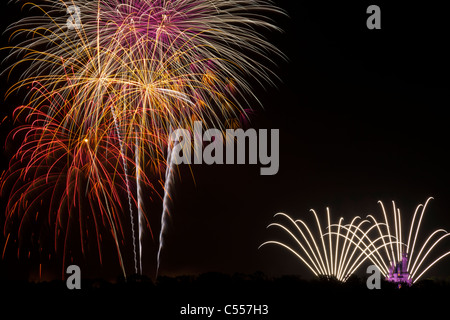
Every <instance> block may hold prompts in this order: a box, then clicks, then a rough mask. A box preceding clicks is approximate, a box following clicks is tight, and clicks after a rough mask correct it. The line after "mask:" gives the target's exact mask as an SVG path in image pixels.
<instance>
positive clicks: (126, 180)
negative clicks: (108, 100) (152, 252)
mask: <svg viewBox="0 0 450 320" xmlns="http://www.w3.org/2000/svg"><path fill="white" fill-rule="evenodd" d="M111 109H112V110H111V111H112V112H111V113H112V115H113V118H114V125H115V128H116V134H117V138H118V139H119V145H120V155H121V158H122V164H123V169H124V171H125V183H126V185H127V195H128V207H129V208H130V221H131V235H132V238H133V253H134V273H136V274H137V272H138V270H137V257H136V255H137V254H136V236H135V231H134V228H135V227H134V221H133V220H134V219H133V216H134V214H133V201H132V199H131V189H130V181H129V179H128V164H127V161H126V160H125V148H124V145H123V141H122V137H121V135H120V131H119V125H118V123H117V116H116V114H115V112H114V111H115V110H114V107H113V105H112V104H111Z"/></svg>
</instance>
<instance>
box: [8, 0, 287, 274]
mask: <svg viewBox="0 0 450 320" xmlns="http://www.w3.org/2000/svg"><path fill="white" fill-rule="evenodd" d="M16 2H17V3H22V2H23V3H24V4H25V5H29V6H31V7H30V11H31V12H32V15H30V16H28V17H26V18H24V19H22V20H20V21H18V22H17V23H14V24H13V25H12V26H11V27H10V28H9V31H10V32H11V33H12V34H11V39H12V41H16V42H18V44H17V45H15V46H13V47H10V48H9V49H11V53H10V55H9V56H8V57H7V61H14V62H13V63H12V64H11V66H10V67H9V68H7V72H8V73H12V72H14V71H15V70H16V69H20V70H22V71H23V72H22V75H21V77H20V80H19V81H18V82H17V83H16V84H14V85H13V86H12V87H11V88H10V90H9V92H8V94H10V93H12V92H16V91H19V92H20V90H22V91H23V90H26V91H27V94H26V98H25V101H24V105H26V107H20V108H19V109H18V110H17V111H16V113H17V114H21V115H23V114H25V116H24V117H25V119H26V121H28V122H27V123H26V124H25V125H24V126H22V127H21V128H20V129H19V131H24V132H25V133H24V138H23V140H22V143H21V147H20V149H19V152H18V154H17V155H16V157H14V158H13V161H12V163H11V167H10V169H9V171H8V172H7V173H6V175H5V176H4V177H3V178H4V179H3V190H4V191H5V190H6V189H7V188H6V187H5V186H6V185H7V184H8V181H12V179H17V181H15V183H14V184H13V185H12V187H11V191H10V205H8V210H7V220H8V221H7V223H6V225H9V221H11V220H13V219H15V218H17V217H18V220H19V221H20V225H22V223H23V222H24V221H25V220H26V219H24V217H26V216H29V215H31V214H33V213H34V210H37V208H36V207H35V205H36V203H38V202H39V201H41V202H42V200H43V199H44V198H45V197H50V196H55V195H56V194H61V195H64V196H63V197H62V199H63V201H62V202H61V203H60V204H59V205H58V206H56V207H53V206H50V208H49V219H48V222H49V223H50V224H52V223H53V224H56V225H57V226H58V227H55V237H57V236H62V235H63V234H64V232H60V231H56V230H59V229H64V228H61V226H62V225H65V226H66V229H67V228H68V227H69V225H70V224H69V221H70V220H71V216H72V215H73V214H71V213H72V212H73V210H74V208H81V207H82V204H81V203H80V202H82V201H85V200H86V199H85V198H87V200H88V201H87V202H88V203H89V204H90V205H89V207H90V209H91V214H92V215H93V216H94V215H100V216H101V217H102V219H97V220H98V221H104V222H105V223H106V225H109V226H110V230H111V232H112V234H113V236H114V238H115V241H116V246H117V251H118V253H119V258H120V244H119V238H120V237H123V236H124V235H123V231H121V223H120V221H121V220H123V219H122V213H124V212H126V211H128V212H129V217H130V222H131V229H132V238H133V239H132V243H133V247H134V250H133V251H134V271H135V272H138V265H139V263H138V257H137V249H136V238H137V237H136V235H135V233H136V232H135V229H136V228H137V227H136V226H138V227H139V238H141V233H142V228H143V222H144V221H146V217H145V213H144V212H143V209H142V203H141V202H142V199H141V197H142V192H141V191H140V190H141V188H140V187H141V184H145V185H147V186H148V187H152V186H151V183H150V179H149V178H148V177H147V176H146V169H147V168H148V167H158V166H159V163H160V162H164V154H165V153H164V152H163V150H164V149H165V148H166V146H167V139H168V135H169V133H170V130H171V128H178V127H183V128H190V127H191V126H192V123H193V121H194V120H201V121H203V122H204V123H205V124H210V125H214V126H216V127H222V126H223V123H227V122H228V121H230V119H234V118H238V117H239V116H241V115H242V113H243V111H244V109H246V108H248V107H247V106H246V105H245V104H246V103H247V102H246V100H245V99H246V98H248V97H249V96H250V97H251V96H253V94H252V88H251V86H250V84H249V82H247V80H246V78H249V77H250V78H251V79H252V80H253V81H258V82H269V83H270V82H271V80H270V79H271V78H272V76H273V74H272V72H271V71H270V66H269V64H271V61H270V59H269V58H267V57H268V56H269V54H270V53H277V54H279V52H278V50H277V49H276V48H275V47H274V46H273V45H272V44H270V43H269V42H268V41H267V40H265V39H264V37H263V36H262V35H261V33H260V32H261V31H263V30H264V29H277V28H276V27H275V26H274V24H273V23H272V22H271V20H270V19H268V18H267V16H266V15H267V14H272V13H281V11H280V10H279V9H278V8H276V7H274V6H273V5H272V4H271V2H270V1H265V0H256V1H255V0H227V1H225V0H202V1H200V0H110V1H94V0H92V1H75V0H70V1H69V0H68V1H62V0H59V1H50V0H42V1H40V2H38V3H29V2H25V1H20V0H17V1H16ZM254 98H256V97H254ZM13 136H16V135H13ZM49 155H51V156H52V157H53V158H52V159H50V158H49ZM52 161H54V163H51V162H52ZM46 171H47V172H48V173H46ZM132 172H134V174H133V173H132ZM133 185H135V187H133ZM118 190H121V191H122V192H119V191H118ZM133 190H136V192H134V191H133ZM123 193H125V194H126V195H127V199H126V200H125V201H123V196H122V197H121V194H123ZM34 195H38V196H37V198H36V199H37V201H33V206H30V205H28V201H30V200H29V199H30V198H31V197H33V196H34ZM80 195H84V196H83V197H81V196H80ZM82 198H83V200H81V199H82ZM16 202H17V203H18V204H17V205H16V204H14V203H16ZM122 203H124V204H122ZM78 210H79V211H78V216H79V217H80V219H82V218H81V216H82V213H83V212H81V211H80V209H78ZM134 211H137V215H136V214H135V213H134ZM51 217H53V218H51ZM55 217H56V218H55ZM105 217H106V219H105ZM94 220H95V219H94ZM97 220H95V221H97ZM61 221H66V222H65V223H63V224H62V222H61ZM80 221H81V220H80ZM19 229H20V228H19ZM5 230H6V229H5ZM5 232H8V239H9V236H10V234H11V232H10V231H5ZM65 234H66V235H67V232H66V233H65ZM80 234H83V227H82V224H80ZM19 236H20V231H19ZM81 238H82V239H83V236H82V237H81ZM66 239H67V237H66ZM82 245H83V242H82ZM139 252H142V250H141V248H140V249H139ZM139 259H140V257H139ZM121 265H122V267H123V271H124V273H125V268H124V266H123V263H122V262H121ZM141 269H142V268H141ZM141 271H142V270H141Z"/></svg>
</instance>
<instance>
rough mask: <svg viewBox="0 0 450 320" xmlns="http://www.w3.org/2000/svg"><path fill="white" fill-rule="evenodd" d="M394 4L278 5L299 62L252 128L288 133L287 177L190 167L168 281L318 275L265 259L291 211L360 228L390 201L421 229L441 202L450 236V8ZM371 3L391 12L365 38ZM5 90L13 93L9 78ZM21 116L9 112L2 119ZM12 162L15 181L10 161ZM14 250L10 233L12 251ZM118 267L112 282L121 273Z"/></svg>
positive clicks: (277, 254) (293, 58) (284, 42)
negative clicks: (358, 223) (276, 221)
mask: <svg viewBox="0 0 450 320" xmlns="http://www.w3.org/2000/svg"><path fill="white" fill-rule="evenodd" d="M391 2H392V1H391ZM391 2H389V1H375V2H368V1H351V2H348V1H345V3H344V1H339V2H338V1H333V2H330V3H328V2H323V1H309V2H306V1H297V0H295V1H293V0H284V1H281V0H279V1H276V3H278V4H279V5H280V6H281V7H282V8H283V9H285V10H286V11H287V13H288V15H289V18H284V17H277V24H278V25H280V26H281V27H282V28H283V29H284V33H283V34H281V35H279V34H275V35H273V34H272V35H269V38H270V39H271V40H272V41H274V42H275V43H276V44H277V45H278V47H279V48H280V49H281V50H282V51H283V52H284V53H285V54H286V56H287V58H288V61H285V62H283V61H282V60H278V67H277V69H276V70H275V71H276V73H277V74H278V75H279V77H280V79H281V81H279V82H277V87H276V88H266V89H261V88H257V87H255V90H256V94H257V96H258V98H259V99H260V100H261V101H262V104H263V106H264V109H261V108H258V107H257V106H256V104H255V106H256V109H257V112H256V115H255V116H254V117H253V119H252V120H253V123H252V126H253V127H256V128H277V129H280V139H281V141H280V142H281V149H280V171H279V173H278V174H277V175H276V176H260V175H259V166H237V165H236V166H194V167H193V168H192V169H193V172H194V177H195V182H194V181H193V179H192V176H191V174H190V171H189V168H187V167H181V168H180V178H179V179H177V182H176V193H175V195H174V203H173V208H172V221H171V223H170V225H169V228H168V233H167V235H166V240H165V241H166V245H165V248H164V251H163V255H162V258H163V260H162V267H161V268H162V269H161V270H162V273H163V274H167V275H180V274H184V273H201V272H208V271H219V272H226V273H234V272H243V273H252V272H255V271H263V272H265V273H268V274H274V275H277V274H299V275H301V276H304V277H309V276H310V273H309V272H308V270H307V269H306V268H305V267H304V266H302V265H301V264H300V263H299V262H298V261H297V260H296V259H295V258H294V257H293V256H291V255H290V254H288V253H286V252H284V251H282V250H281V249H279V248H274V247H266V248H263V249H261V250H258V249H257V248H258V246H259V245H260V244H261V243H262V242H264V241H266V240H269V239H274V238H277V237H278V234H277V233H276V232H272V231H270V230H266V226H267V225H268V224H269V223H271V222H272V221H273V218H272V217H273V215H274V214H275V213H277V212H280V211H282V212H285V213H288V214H291V215H293V216H295V217H299V218H304V219H305V220H308V219H309V221H311V222H312V220H311V219H310V218H311V216H310V214H309V212H308V211H309V209H311V208H314V209H316V210H317V212H318V213H319V214H321V215H322V217H323V218H324V217H325V216H324V215H325V208H326V207H327V206H328V207H330V209H331V213H332V216H333V217H334V219H336V220H337V219H338V217H340V216H343V217H345V218H346V220H347V221H349V219H351V218H352V217H353V216H355V215H360V216H365V215H366V214H368V213H373V214H376V215H378V216H379V215H380V214H381V211H380V210H379V206H378V205H377V201H378V200H383V201H384V202H385V203H386V204H388V203H390V201H391V200H395V201H396V202H397V205H398V206H399V207H400V208H401V210H402V214H403V217H405V218H406V219H407V220H408V221H409V220H410V218H411V216H412V213H413V212H414V209H415V207H416V205H417V204H419V203H423V202H424V201H425V200H426V199H427V198H428V197H429V196H433V197H434V198H435V200H434V201H432V202H431V205H430V207H429V211H428V215H427V216H426V222H425V225H424V227H427V228H428V229H424V231H428V232H427V234H428V233H429V231H432V230H434V229H437V228H444V229H447V230H449V229H450V215H449V212H450V186H449V169H448V166H449V164H450V153H449V151H448V137H449V134H448V116H447V113H448V107H449V105H450V103H449V88H450V86H449V78H448V76H449V74H450V73H449V62H448V61H449V60H448V57H449V56H450V54H449V49H448V48H447V42H448V36H449V33H448V31H447V29H448V27H447V25H446V23H447V21H448V18H447V17H446V10H445V8H443V7H441V4H440V3H439V2H438V1H432V2H426V3H425V2H422V3H421V4H414V3H412V2H409V1H408V2H406V1H400V2H399V1H395V2H396V4H392V3H391ZM370 4H378V5H379V6H380V7H381V10H382V30H368V29H367V28H366V19H367V16H368V15H367V14H366V8H367V7H368V6H369V5H370ZM11 7H12V6H11V5H9V6H8V5H6V4H5V3H2V9H1V10H2V13H3V15H4V16H5V17H6V18H5V19H3V21H2V30H3V29H4V26H5V25H6V24H7V23H6V22H8V23H9V22H11V21H14V19H15V16H14V14H10V15H9V14H8V12H12V11H11ZM5 14H6V15H5ZM4 42H5V39H4V37H3V41H2V43H4ZM1 84H2V92H4V88H5V85H6V84H5V81H4V79H2V82H1ZM13 107H14V105H11V102H10V101H6V102H5V103H3V104H2V114H3V113H4V114H8V113H10V112H11V110H12V108H13ZM1 118H3V116H2V117H1ZM5 131H6V129H4V128H2V131H1V132H2V134H3V135H4V134H5ZM2 157H3V159H2V166H3V167H2V170H3V169H4V167H5V163H6V161H5V158H7V157H10V155H8V154H7V153H6V152H5V151H4V152H3V155H2ZM2 201H3V202H4V201H5V199H2ZM160 206H161V204H160V203H156V204H153V205H152V206H151V210H152V211H153V212H154V214H153V213H150V215H152V216H153V217H154V218H152V219H153V220H154V222H155V227H154V232H155V239H154V241H152V240H151V239H150V237H148V238H147V244H148V245H147V247H146V248H145V249H144V250H145V251H146V258H145V260H144V267H145V270H146V273H147V274H148V275H153V274H154V268H155V257H156V249H157V241H158V235H157V234H158V233H159V225H158V224H159V215H160ZM149 207H150V206H149ZM379 217H380V218H381V216H379ZM2 224H3V218H2ZM3 243H4V238H3V235H2V236H1V237H0V244H1V248H2V249H3ZM449 245H450V243H449V242H447V243H446V244H445V245H444V246H443V247H445V246H446V248H447V249H448V248H449ZM12 260H14V256H12V257H9V259H8V260H6V261H2V262H1V263H2V268H3V270H8V272H13V271H11V270H12V269H14V268H13V267H11V266H17V262H16V261H12ZM111 263H112V264H114V263H116V261H115V260H112V262H111ZM449 267H450V262H449V261H448V260H447V261H446V262H444V263H442V264H441V265H440V266H438V267H436V269H434V271H432V272H431V273H432V274H433V275H441V276H448V275H449V273H448V268H449ZM96 268H97V267H96ZM108 268H109V267H108V266H107V265H105V264H104V265H103V267H102V269H99V270H102V271H101V273H104V274H114V273H115V272H119V269H118V268H117V267H112V268H111V269H112V270H113V271H107V270H106V269H108ZM96 270H97V269H96ZM96 272H98V271H96Z"/></svg>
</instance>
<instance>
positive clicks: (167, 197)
mask: <svg viewBox="0 0 450 320" xmlns="http://www.w3.org/2000/svg"><path fill="white" fill-rule="evenodd" d="M172 148H173V146H172V145H171V143H169V144H168V146H167V165H166V166H167V167H166V174H165V182H164V199H163V212H162V215H161V231H160V233H159V249H158V256H157V266H156V277H158V274H159V267H160V265H161V251H162V248H163V246H164V234H165V233H166V225H167V219H168V218H169V217H170V211H169V206H170V203H171V201H172V199H171V193H172V191H171V187H172V185H173V180H174V169H175V162H174V161H173V158H172Z"/></svg>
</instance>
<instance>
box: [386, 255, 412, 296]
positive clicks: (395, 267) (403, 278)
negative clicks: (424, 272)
mask: <svg viewBox="0 0 450 320" xmlns="http://www.w3.org/2000/svg"><path fill="white" fill-rule="evenodd" d="M407 268H408V254H407V253H405V252H404V253H402V260H401V261H399V262H398V263H397V264H395V263H394V262H393V263H392V266H391V267H390V268H389V274H388V276H387V277H386V280H387V281H389V282H394V283H398V287H399V288H401V286H402V283H406V284H407V285H408V286H411V284H412V279H411V278H410V277H409V272H408V270H407Z"/></svg>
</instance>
